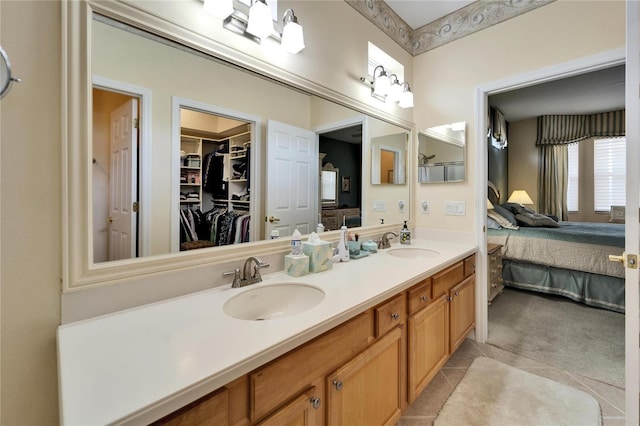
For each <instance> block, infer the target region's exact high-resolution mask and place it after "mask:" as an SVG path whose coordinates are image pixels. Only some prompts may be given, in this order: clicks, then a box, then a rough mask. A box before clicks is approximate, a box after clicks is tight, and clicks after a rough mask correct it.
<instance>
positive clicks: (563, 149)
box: [538, 145, 569, 220]
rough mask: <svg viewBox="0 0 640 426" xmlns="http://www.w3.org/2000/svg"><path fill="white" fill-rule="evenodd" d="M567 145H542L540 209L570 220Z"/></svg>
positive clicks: (539, 185) (539, 186)
mask: <svg viewBox="0 0 640 426" xmlns="http://www.w3.org/2000/svg"><path fill="white" fill-rule="evenodd" d="M568 152H569V150H568V149H567V145H541V146H540V150H539V155H538V164H539V168H540V169H539V173H538V175H539V176H540V178H539V179H538V204H539V206H538V209H539V210H540V212H542V213H544V214H549V215H554V216H557V217H558V218H559V219H560V220H568V219H569V215H568V209H567V186H568V183H569V154H568Z"/></svg>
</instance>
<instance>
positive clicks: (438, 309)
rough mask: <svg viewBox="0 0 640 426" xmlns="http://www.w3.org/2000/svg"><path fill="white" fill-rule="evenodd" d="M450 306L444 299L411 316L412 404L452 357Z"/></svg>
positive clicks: (410, 384) (410, 389)
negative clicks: (450, 346)
mask: <svg viewBox="0 0 640 426" xmlns="http://www.w3.org/2000/svg"><path fill="white" fill-rule="evenodd" d="M448 305H449V303H448V300H447V296H441V297H440V298H438V299H437V300H436V301H434V302H432V303H430V304H429V306H427V307H426V308H425V309H422V310H421V311H419V312H418V313H416V314H415V315H413V316H411V317H409V339H408V340H409V342H408V346H409V348H408V349H409V371H408V381H409V403H410V404H411V403H412V402H413V401H414V400H415V399H416V397H417V396H418V395H420V392H422V390H423V389H424V388H425V387H426V386H427V385H428V384H429V382H430V381H431V379H432V378H433V376H435V375H436V374H437V373H438V371H440V368H441V367H442V366H443V365H444V363H445V362H447V357H448V356H449V306H448Z"/></svg>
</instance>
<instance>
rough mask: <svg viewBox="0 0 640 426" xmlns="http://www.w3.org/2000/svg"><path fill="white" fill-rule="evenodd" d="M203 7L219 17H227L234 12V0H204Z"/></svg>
mask: <svg viewBox="0 0 640 426" xmlns="http://www.w3.org/2000/svg"><path fill="white" fill-rule="evenodd" d="M202 9H203V10H204V11H205V12H207V13H208V14H210V15H213V16H215V17H216V18H218V19H225V18H227V17H228V16H229V15H231V14H232V13H233V10H234V9H233V0H204V6H202Z"/></svg>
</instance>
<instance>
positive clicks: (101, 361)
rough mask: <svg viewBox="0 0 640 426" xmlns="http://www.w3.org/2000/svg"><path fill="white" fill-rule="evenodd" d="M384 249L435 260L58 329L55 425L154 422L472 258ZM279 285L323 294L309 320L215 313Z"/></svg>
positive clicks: (460, 250)
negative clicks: (241, 298)
mask: <svg viewBox="0 0 640 426" xmlns="http://www.w3.org/2000/svg"><path fill="white" fill-rule="evenodd" d="M392 247H424V248H430V249H434V250H437V251H438V252H439V253H440V255H439V256H435V257H433V258H429V259H420V260H416V259H402V258H397V257H394V256H390V255H389V254H388V253H387V251H388V250H381V251H378V253H375V254H372V255H370V256H368V257H365V258H362V259H357V260H351V261H350V262H347V263H338V264H334V265H333V269H331V270H329V271H325V272H321V273H317V274H309V275H305V276H303V277H290V276H288V275H286V274H284V273H283V272H275V273H271V274H264V275H263V281H262V283H259V284H254V285H251V286H248V287H243V288H237V289H234V288H231V287H230V285H224V286H220V287H215V288H212V289H210V290H206V291H201V292H198V293H193V294H189V295H186V296H182V297H178V298H174V299H169V300H165V301H162V302H158V303H154V304H149V305H144V306H140V307H136V308H134V309H129V310H126V311H122V312H117V313H114V314H110V315H105V316H101V317H97V318H93V319H90V320H86V321H79V322H76V323H71V324H66V325H62V326H60V327H59V328H58V370H59V382H60V384H59V387H60V410H61V422H62V423H63V424H68V425H101V424H111V423H131V424H133V423H141V422H149V421H152V420H155V419H158V418H160V417H162V416H164V415H166V414H168V413H170V412H172V411H174V410H176V409H177V408H179V407H181V406H183V405H186V404H187V403H189V402H190V401H193V400H195V399H197V398H199V397H200V396H203V395H205V394H207V393H209V392H211V391H213V390H215V389H216V388H218V387H221V386H224V385H225V384H227V383H229V382H230V381H232V380H234V379H236V378H238V377H240V376H242V375H243V374H246V373H248V372H250V371H252V370H253V369H255V368H257V367H259V366H260V365H262V364H264V363H266V362H268V361H270V360H272V359H275V358H276V357H278V356H280V355H282V354H284V353H286V352H288V351H289V350H291V349H293V348H295V347H296V346H299V345H300V344H302V343H304V342H306V341H309V340H311V339H312V338H314V337H316V336H318V335H320V334H322V333H324V332H325V331H328V330H330V329H331V328H333V327H335V326H337V325H339V324H341V323H342V322H344V321H346V320H348V319H350V318H352V317H354V316H356V315H357V314H359V313H361V312H363V311H365V310H366V309H368V308H370V307H372V306H375V305H376V304H378V303H380V302H382V301H384V300H385V299H387V298H388V297H390V296H392V295H394V294H396V293H398V292H400V291H402V290H404V289H406V288H408V287H409V286H411V285H413V284H415V283H416V282H418V281H419V280H421V279H423V278H426V277H428V276H429V275H432V274H433V273H435V272H436V271H438V270H440V269H442V268H443V267H445V266H447V265H450V264H452V263H454V262H456V261H459V260H461V259H463V258H465V257H466V256H468V255H470V254H471V253H473V252H474V251H475V249H476V247H475V246H474V245H472V244H459V243H450V242H442V241H429V240H414V241H412V245H411V246H401V245H395V244H394V245H393V246H392ZM278 282H303V283H307V284H309V285H312V286H316V287H318V288H320V289H322V290H323V291H324V292H325V297H324V299H323V300H322V302H320V304H318V305H317V306H315V307H314V308H312V309H310V310H308V311H305V312H302V313H299V314H296V315H294V316H289V317H284V318H279V319H271V320H268V321H245V320H238V319H234V318H232V317H230V316H228V315H226V314H225V313H224V312H223V310H222V306H223V304H224V303H225V302H226V301H227V300H228V299H229V298H231V297H232V296H235V295H237V294H239V293H241V292H244V291H247V290H251V289H254V288H257V287H259V286H267V285H270V284H273V283H278ZM176 285H179V283H176Z"/></svg>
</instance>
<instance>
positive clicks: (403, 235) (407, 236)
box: [400, 220, 411, 244]
mask: <svg viewBox="0 0 640 426" xmlns="http://www.w3.org/2000/svg"><path fill="white" fill-rule="evenodd" d="M400 244H411V231H409V228H407V221H406V220H405V221H404V226H403V227H402V229H401V230H400Z"/></svg>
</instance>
